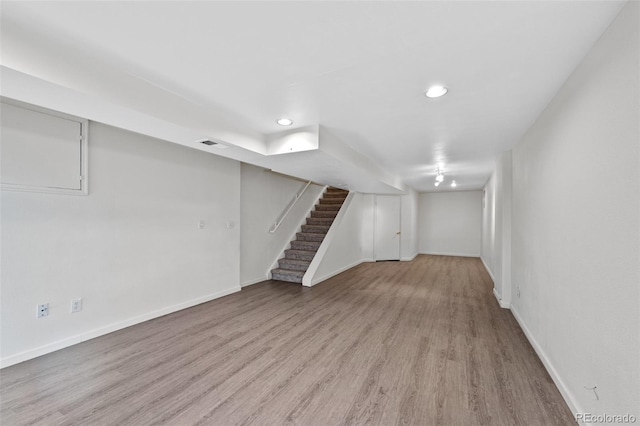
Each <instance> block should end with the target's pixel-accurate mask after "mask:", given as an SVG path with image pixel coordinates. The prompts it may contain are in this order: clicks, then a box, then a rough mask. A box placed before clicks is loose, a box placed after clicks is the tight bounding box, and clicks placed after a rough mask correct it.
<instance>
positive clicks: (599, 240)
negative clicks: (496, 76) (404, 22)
mask: <svg viewBox="0 0 640 426" xmlns="http://www.w3.org/2000/svg"><path fill="white" fill-rule="evenodd" d="M639 8H640V4H639V3H638V2H629V3H627V5H626V6H625V7H624V8H623V10H622V11H621V13H620V15H619V16H618V17H617V18H616V19H615V20H614V21H613V22H612V24H611V26H610V27H609V28H608V29H607V30H606V32H605V33H604V34H603V35H602V37H601V38H600V40H599V41H598V42H597V43H596V44H595V45H594V47H593V49H592V50H591V51H590V52H589V53H588V54H587V56H586V57H585V58H584V60H583V61H582V63H581V64H580V65H579V66H578V67H577V68H576V70H575V71H574V73H573V74H572V75H571V76H570V77H569V79H568V80H567V81H566V83H565V84H564V86H563V87H562V88H561V89H560V91H559V92H558V94H557V95H556V97H555V98H554V99H553V101H552V102H551V103H550V104H549V106H548V107H547V108H546V110H545V111H544V113H543V114H542V115H541V116H540V117H539V118H538V120H537V121H536V122H535V123H534V124H533V125H532V127H531V128H530V129H529V131H528V132H527V133H526V135H525V136H524V138H523V140H522V141H521V142H520V143H519V144H518V145H517V146H516V147H515V148H514V149H513V206H512V207H513V209H512V225H513V226H512V259H513V260H512V278H513V283H512V286H513V290H514V291H513V297H512V301H511V309H512V311H513V312H514V314H515V316H516V318H517V319H518V320H519V322H520V324H521V325H522V327H523V329H524V330H525V333H526V334H527V336H528V337H529V339H530V340H531V342H532V343H533V346H534V347H535V348H536V350H537V351H538V354H539V355H540V356H541V359H542V360H543V362H544V363H545V365H546V366H547V369H548V370H549V371H550V373H551V375H552V377H553V378H554V380H555V381H556V383H557V384H558V387H559V388H560V390H561V392H562V393H563V395H564V396H565V399H567V401H568V402H569V405H570V407H571V408H572V409H573V410H574V411H577V412H588V413H593V414H604V413H607V414H610V415H613V414H621V415H622V414H625V413H629V414H633V415H635V416H636V418H640V404H639V403H638V402H639V401H640V306H639V305H640V271H639V267H638V265H639V259H640V223H639V222H640V175H639V170H640V167H639V158H640V152H639V147H640V143H639V141H640V130H639V121H638V117H640V108H639V103H638V100H639V99H640V88H639V81H640V78H639V76H640V69H639V66H638V64H639V61H640V58H639V52H640V46H639V40H640V34H639V30H638V28H639V17H640V10H639ZM518 294H519V296H518ZM593 387H597V390H596V392H597V395H598V398H596V396H595V393H594V391H593V390H591V389H590V388H593Z"/></svg>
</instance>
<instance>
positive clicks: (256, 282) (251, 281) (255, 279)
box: [240, 274, 271, 288]
mask: <svg viewBox="0 0 640 426" xmlns="http://www.w3.org/2000/svg"><path fill="white" fill-rule="evenodd" d="M270 279H271V277H269V275H268V274H267V275H265V276H263V277H260V278H254V279H252V280H249V281H245V282H243V283H242V284H240V287H242V288H244V287H248V286H250V285H254V284H258V283H261V282H264V281H268V280H270Z"/></svg>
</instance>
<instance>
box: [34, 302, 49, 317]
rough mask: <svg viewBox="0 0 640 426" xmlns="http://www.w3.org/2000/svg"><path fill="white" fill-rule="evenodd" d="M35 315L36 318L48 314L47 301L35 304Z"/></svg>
mask: <svg viewBox="0 0 640 426" xmlns="http://www.w3.org/2000/svg"><path fill="white" fill-rule="evenodd" d="M37 309H38V311H37V315H36V318H42V317H47V316H49V304H48V303H41V304H39V305H38V306H37Z"/></svg>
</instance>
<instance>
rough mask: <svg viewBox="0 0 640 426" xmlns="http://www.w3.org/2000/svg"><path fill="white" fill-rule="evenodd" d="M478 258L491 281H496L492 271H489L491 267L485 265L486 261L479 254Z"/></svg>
mask: <svg viewBox="0 0 640 426" xmlns="http://www.w3.org/2000/svg"><path fill="white" fill-rule="evenodd" d="M480 260H481V261H482V264H483V265H484V269H486V270H487V273H488V274H489V276H490V277H491V281H493V282H494V284H495V282H496V279H495V277H494V276H493V272H491V268H489V265H487V262H485V261H484V258H483V257H482V256H480Z"/></svg>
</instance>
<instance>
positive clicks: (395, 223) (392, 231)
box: [374, 195, 400, 260]
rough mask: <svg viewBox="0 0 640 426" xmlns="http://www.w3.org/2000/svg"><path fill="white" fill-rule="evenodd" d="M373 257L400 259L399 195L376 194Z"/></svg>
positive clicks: (377, 258)
mask: <svg viewBox="0 0 640 426" xmlns="http://www.w3.org/2000/svg"><path fill="white" fill-rule="evenodd" d="M375 212H376V215H375V236H374V238H375V246H374V251H375V259H376V260H400V197H399V196H397V195H376V210H375Z"/></svg>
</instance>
